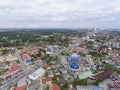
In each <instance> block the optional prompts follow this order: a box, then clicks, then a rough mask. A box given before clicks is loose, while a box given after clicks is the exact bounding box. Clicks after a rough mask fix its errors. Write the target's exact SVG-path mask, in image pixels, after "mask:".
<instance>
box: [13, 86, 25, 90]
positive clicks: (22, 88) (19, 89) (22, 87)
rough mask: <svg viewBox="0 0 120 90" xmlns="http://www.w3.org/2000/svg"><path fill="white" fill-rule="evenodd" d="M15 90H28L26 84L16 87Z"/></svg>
mask: <svg viewBox="0 0 120 90" xmlns="http://www.w3.org/2000/svg"><path fill="white" fill-rule="evenodd" d="M14 90H26V85H24V86H21V87H16V88H15V89H14Z"/></svg>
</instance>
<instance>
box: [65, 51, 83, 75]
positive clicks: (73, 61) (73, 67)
mask: <svg viewBox="0 0 120 90" xmlns="http://www.w3.org/2000/svg"><path fill="white" fill-rule="evenodd" d="M67 60H68V62H69V64H70V66H69V68H70V72H71V73H78V72H79V70H80V66H79V63H80V60H81V56H80V55H79V54H77V53H72V54H70V55H69V56H68V57H67Z"/></svg>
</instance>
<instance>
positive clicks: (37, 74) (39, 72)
mask: <svg viewBox="0 0 120 90" xmlns="http://www.w3.org/2000/svg"><path fill="white" fill-rule="evenodd" d="M44 73H45V70H44V69H42V68H39V69H37V70H36V71H35V72H33V73H32V74H30V75H29V76H28V77H29V79H31V80H36V79H38V78H39V77H42V76H43V75H44Z"/></svg>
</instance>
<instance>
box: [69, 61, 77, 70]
mask: <svg viewBox="0 0 120 90" xmlns="http://www.w3.org/2000/svg"><path fill="white" fill-rule="evenodd" d="M70 67H71V68H73V69H79V65H78V63H75V62H74V63H71V65H70Z"/></svg>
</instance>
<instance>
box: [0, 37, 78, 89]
mask: <svg viewBox="0 0 120 90" xmlns="http://www.w3.org/2000/svg"><path fill="white" fill-rule="evenodd" d="M78 43H80V39H78V40H76V42H75V43H74V44H73V45H71V46H69V47H67V48H63V49H61V50H59V51H57V52H56V53H54V55H56V56H58V57H59V58H61V56H62V55H61V52H62V51H64V50H70V49H72V48H74V47H76V44H78ZM16 55H17V56H18V59H19V62H20V64H21V68H22V70H23V71H21V72H20V73H18V74H16V75H15V76H14V77H12V78H11V79H10V80H7V81H6V82H4V83H3V85H2V86H1V87H0V90H7V89H6V88H9V87H10V86H11V85H13V84H15V83H16V82H18V81H19V80H20V79H23V78H25V77H27V76H28V75H29V74H30V73H33V72H34V71H35V69H34V68H30V67H28V68H25V64H24V63H23V60H22V58H21V56H20V54H19V52H18V50H17V48H16ZM39 64H40V65H43V64H42V63H39ZM33 67H35V66H33Z"/></svg>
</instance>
